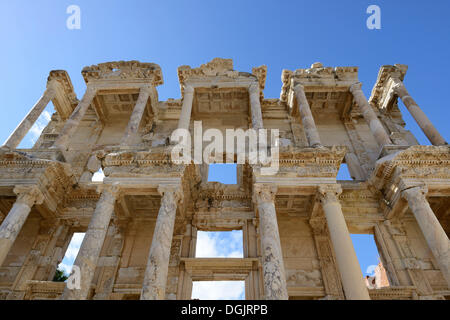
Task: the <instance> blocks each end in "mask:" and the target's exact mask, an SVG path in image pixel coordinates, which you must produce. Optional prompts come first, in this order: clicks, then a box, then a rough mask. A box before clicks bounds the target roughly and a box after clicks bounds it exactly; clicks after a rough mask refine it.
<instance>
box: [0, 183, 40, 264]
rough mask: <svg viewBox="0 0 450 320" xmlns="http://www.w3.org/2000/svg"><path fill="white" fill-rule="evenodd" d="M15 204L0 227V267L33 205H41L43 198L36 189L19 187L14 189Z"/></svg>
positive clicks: (34, 187)
mask: <svg viewBox="0 0 450 320" xmlns="http://www.w3.org/2000/svg"><path fill="white" fill-rule="evenodd" d="M14 193H16V194H17V199H16V202H15V203H14V205H13V207H12V208H11V210H10V211H9V213H8V215H7V216H6V218H5V220H3V222H2V225H1V226H0V266H1V265H2V264H3V262H5V259H6V256H7V255H8V253H9V250H10V249H11V247H12V246H13V244H14V241H15V240H16V238H17V235H18V234H19V232H20V230H22V227H23V225H24V224H25V221H26V220H27V218H28V215H29V214H30V211H31V208H32V207H33V205H34V204H41V203H42V202H43V201H44V196H43V195H42V193H41V191H40V190H39V188H38V187H36V186H33V187H26V186H20V187H15V188H14Z"/></svg>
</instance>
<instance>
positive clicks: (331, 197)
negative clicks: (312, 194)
mask: <svg viewBox="0 0 450 320" xmlns="http://www.w3.org/2000/svg"><path fill="white" fill-rule="evenodd" d="M341 193H342V187H341V186H340V185H338V184H328V185H321V186H319V189H318V197H319V200H320V202H321V203H329V202H339V195H340V194H341Z"/></svg>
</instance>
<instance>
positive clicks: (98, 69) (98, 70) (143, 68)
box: [81, 60, 164, 86]
mask: <svg viewBox="0 0 450 320" xmlns="http://www.w3.org/2000/svg"><path fill="white" fill-rule="evenodd" d="M81 74H82V75H83V78H84V80H85V81H86V83H89V82H90V81H95V80H141V81H142V80H143V81H145V82H149V83H150V84H151V85H153V86H159V85H161V84H163V83H164V81H163V76H162V71H161V67H160V66H159V65H157V64H156V63H144V62H139V61H135V60H133V61H113V62H105V63H100V64H98V65H92V66H89V67H84V68H83V70H82V71H81Z"/></svg>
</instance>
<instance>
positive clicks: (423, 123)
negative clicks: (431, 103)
mask: <svg viewBox="0 0 450 320" xmlns="http://www.w3.org/2000/svg"><path fill="white" fill-rule="evenodd" d="M392 80H393V81H394V87H393V90H394V93H395V94H396V95H397V96H399V97H400V99H402V101H403V103H404V104H405V106H406V108H407V109H408V111H409V112H410V113H411V115H412V116H413V118H414V120H416V122H417V124H418V125H419V127H420V128H421V129H422V131H423V133H424V134H425V135H426V136H427V138H428V139H429V140H430V142H431V143H432V144H433V145H435V146H442V145H446V144H447V142H446V141H445V139H444V138H443V137H442V136H441V134H440V133H439V131H437V129H436V128H435V127H434V125H433V124H432V123H431V121H430V119H428V117H427V116H426V114H425V113H424V112H423V111H422V109H420V108H419V106H418V105H417V103H416V102H415V101H414V99H413V98H412V97H411V96H410V95H409V92H408V90H406V88H405V85H404V84H403V81H401V80H400V79H396V78H393V79H392Z"/></svg>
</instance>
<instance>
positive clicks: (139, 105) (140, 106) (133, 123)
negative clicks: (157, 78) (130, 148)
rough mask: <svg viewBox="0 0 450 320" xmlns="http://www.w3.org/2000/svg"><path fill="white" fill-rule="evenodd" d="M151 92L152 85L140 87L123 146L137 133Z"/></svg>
mask: <svg viewBox="0 0 450 320" xmlns="http://www.w3.org/2000/svg"><path fill="white" fill-rule="evenodd" d="M150 93H151V88H150V87H144V88H141V89H140V91H139V97H138V99H137V102H136V105H135V106H134V109H133V112H132V113H131V117H130V120H129V121H128V126H127V128H126V130H125V133H124V135H123V137H122V141H121V143H120V144H121V145H122V146H126V145H129V144H130V143H131V140H132V138H133V136H134V135H135V134H136V133H137V131H138V128H139V124H140V123H141V120H142V115H143V114H144V111H145V106H146V105H147V101H148V98H149V96H150Z"/></svg>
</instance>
